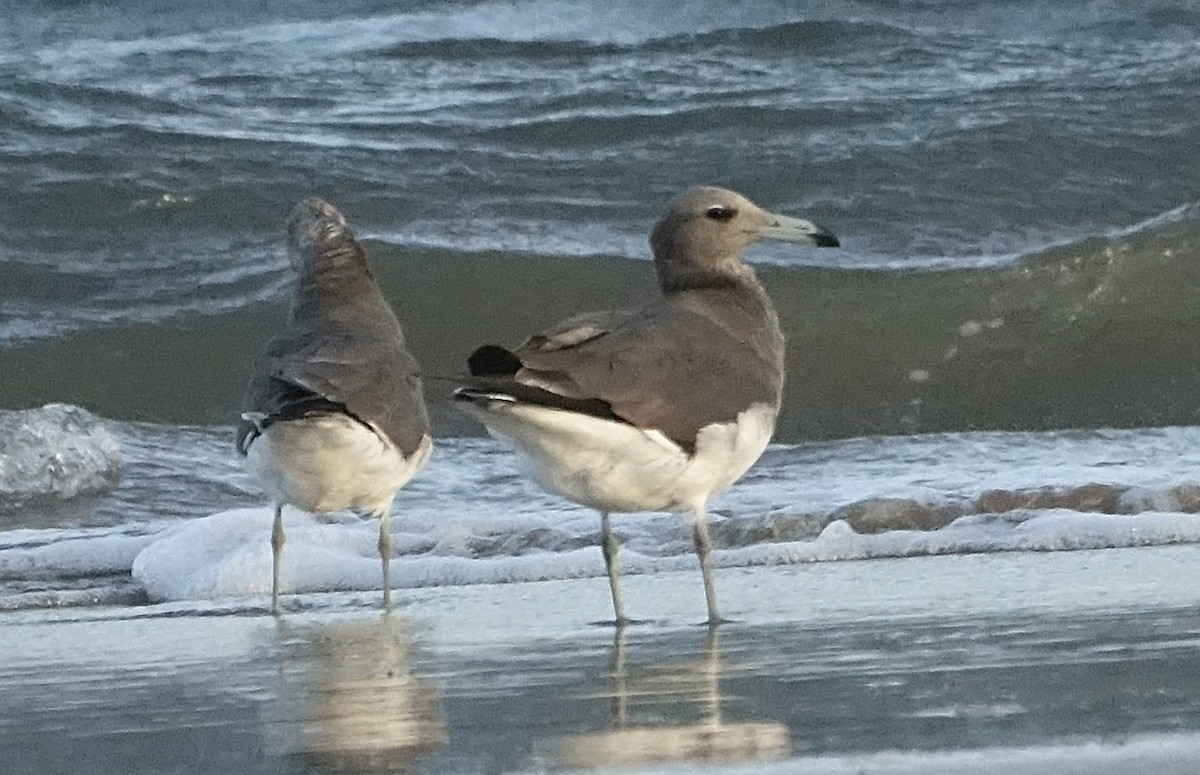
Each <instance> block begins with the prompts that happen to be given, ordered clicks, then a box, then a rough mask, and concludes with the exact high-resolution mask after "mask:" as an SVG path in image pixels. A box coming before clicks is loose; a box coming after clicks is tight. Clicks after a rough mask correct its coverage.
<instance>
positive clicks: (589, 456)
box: [454, 186, 839, 627]
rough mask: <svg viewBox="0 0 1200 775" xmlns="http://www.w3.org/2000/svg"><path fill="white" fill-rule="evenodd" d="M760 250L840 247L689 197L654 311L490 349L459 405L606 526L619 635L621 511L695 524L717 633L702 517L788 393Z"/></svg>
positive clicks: (669, 221)
mask: <svg viewBox="0 0 1200 775" xmlns="http://www.w3.org/2000/svg"><path fill="white" fill-rule="evenodd" d="M762 239H776V240H789V241H795V242H807V243H809V244H812V245H816V246H818V247H836V246H837V245H838V244H839V243H838V240H837V238H836V237H835V236H834V235H833V234H832V233H831V232H829V231H828V230H826V229H824V228H822V227H820V226H818V225H816V224H815V223H813V222H811V221H808V220H803V219H800V218H793V217H788V216H784V215H777V214H774V213H770V212H767V211H766V210H763V209H762V208H760V207H758V206H757V205H755V204H754V203H753V202H751V201H750V200H749V199H747V198H746V197H744V196H742V195H740V194H737V193H735V192H733V191H729V190H726V189H722V188H716V187H713V186H698V187H695V188H692V189H690V190H688V191H686V192H684V193H683V194H681V195H680V196H678V197H677V198H676V199H675V200H674V201H672V202H671V203H670V205H669V206H668V208H667V211H666V213H665V214H664V215H663V216H662V218H661V219H660V220H659V221H658V223H657V224H656V225H655V226H654V229H653V231H652V233H651V235H650V245H651V247H652V249H653V252H654V268H655V271H656V274H657V277H658V285H659V289H660V290H661V292H662V296H661V298H660V299H658V300H657V301H655V302H654V303H652V304H650V305H648V306H646V307H643V308H641V309H637V310H630V311H604V312H590V313H584V314H581V315H577V316H575V317H572V318H570V319H568V320H566V321H563V322H562V323H559V324H558V325H557V326H554V327H552V328H551V329H549V330H548V331H546V332H544V333H541V334H538V335H535V336H532V337H530V338H529V339H528V340H527V341H526V342H525V343H524V344H522V345H521V346H520V347H518V348H516V349H515V350H509V349H506V348H504V347H501V346H499V345H494V344H488V345H483V346H482V347H479V348H478V349H476V350H475V351H474V352H473V353H472V354H471V356H470V358H469V359H468V369H469V372H470V376H469V377H466V378H464V379H463V380H462V386H461V387H459V388H458V389H457V390H455V392H454V399H455V403H456V405H457V406H458V407H459V408H461V409H463V410H464V411H465V412H466V413H467V414H468V415H470V416H472V417H474V418H475V419H477V420H478V421H479V422H481V423H483V425H484V426H485V427H486V428H487V430H488V432H489V433H490V434H491V435H492V436H493V437H495V438H497V439H499V440H500V441H502V442H504V443H506V444H508V445H509V446H511V447H512V448H513V449H514V450H515V451H516V453H517V458H518V460H519V461H520V463H521V465H522V467H523V468H524V470H525V472H526V473H527V475H529V476H530V477H531V478H532V479H533V480H534V481H536V482H538V483H539V484H540V485H542V486H543V487H545V488H546V489H548V490H550V491H551V492H554V493H557V494H559V495H561V496H563V497H565V498H567V499H569V500H571V501H574V502H576V503H579V504H582V505H584V506H588V507H591V508H594V509H596V510H597V511H599V512H600V522H601V532H602V538H601V541H602V543H601V548H602V550H603V554H604V561H605V568H606V570H607V573H608V581H609V589H610V592H611V594H612V603H613V611H614V613H615V616H616V625H617V626H618V627H621V626H624V625H625V624H627V623H628V622H629V619H628V618H627V617H626V615H625V610H624V605H623V603H622V599H621V591H620V587H619V584H618V550H619V544H618V541H617V539H616V537H615V536H614V534H613V530H612V522H611V514H612V513H614V512H638V511H672V512H684V513H687V514H689V515H690V516H691V523H692V537H693V543H694V546H695V551H696V555H697V557H698V558H699V562H700V570H701V574H702V576H703V579H704V595H705V602H706V605H707V608H708V622H709V624H710V625H716V624H718V623H720V622H721V621H723V620H722V618H721V615H720V613H719V611H718V608H717V598H716V592H715V590H714V588H713V580H712V569H711V558H710V541H709V534H708V519H707V504H708V501H709V499H710V498H711V497H713V496H714V495H715V494H717V493H720V492H722V491H723V490H725V489H727V488H728V487H730V486H731V485H732V484H733V483H734V482H735V481H737V480H738V479H739V478H740V477H741V476H742V475H743V474H744V473H745V472H746V471H747V470H748V469H749V468H750V466H751V465H753V464H754V462H755V461H756V460H758V458H759V456H760V455H762V453H763V450H765V449H766V446H767V443H768V442H769V441H770V439H771V435H772V433H773V432H774V430H775V421H776V417H777V416H778V414H779V407H780V400H781V398H782V393H783V379H784V341H783V333H782V331H781V330H780V328H779V318H778V317H777V315H776V313H775V308H774V307H773V306H772V304H771V301H770V299H769V298H768V297H767V294H766V292H765V291H764V290H763V288H762V286H761V285H760V284H759V282H758V279H757V277H756V276H755V274H754V271H753V270H752V269H751V268H750V267H749V266H747V265H746V264H744V263H743V262H742V260H741V254H742V252H743V251H744V250H745V249H746V248H748V247H749V246H751V245H752V244H754V243H755V242H758V241H759V240H762Z"/></svg>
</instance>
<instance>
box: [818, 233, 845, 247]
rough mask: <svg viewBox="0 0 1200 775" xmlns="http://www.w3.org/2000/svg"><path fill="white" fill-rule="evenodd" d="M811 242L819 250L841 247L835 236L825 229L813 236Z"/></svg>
mask: <svg viewBox="0 0 1200 775" xmlns="http://www.w3.org/2000/svg"><path fill="white" fill-rule="evenodd" d="M813 242H814V243H815V244H816V246H817V247H819V248H840V247H841V246H842V242H841V240H839V239H838V238H837V235H836V234H834V233H833V232H831V231H829V230H828V229H825V228H822V229H820V230H819V231H818V232H817V233H816V234H813Z"/></svg>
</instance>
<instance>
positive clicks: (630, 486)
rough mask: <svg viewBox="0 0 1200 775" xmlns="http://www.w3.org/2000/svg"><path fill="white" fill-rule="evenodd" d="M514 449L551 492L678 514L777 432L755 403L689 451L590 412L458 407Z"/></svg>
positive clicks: (607, 505) (603, 505) (728, 480)
mask: <svg viewBox="0 0 1200 775" xmlns="http://www.w3.org/2000/svg"><path fill="white" fill-rule="evenodd" d="M462 408H463V409H465V410H466V411H467V412H469V413H470V414H471V415H473V416H474V417H476V418H477V419H479V420H480V421H481V422H482V423H483V424H484V425H485V426H486V427H487V429H488V431H489V432H490V433H491V434H492V435H493V436H494V437H496V438H497V439H499V440H501V441H503V442H506V443H508V444H509V445H510V446H512V447H513V448H514V449H515V450H516V452H517V454H518V457H519V458H520V459H521V461H522V463H523V465H524V466H525V467H526V469H527V473H528V474H529V476H530V477H531V478H532V479H534V480H535V481H536V482H538V483H539V484H541V485H542V486H543V487H545V488H546V489H548V490H551V491H552V492H556V493H558V494H560V495H562V496H563V497H565V498H568V499H570V500H572V501H575V502H576V503H580V504H583V505H585V506H591V507H593V508H596V509H599V510H601V511H681V510H686V509H690V508H693V507H695V506H696V505H698V504H701V503H703V502H704V501H706V500H707V499H708V498H709V497H710V496H712V495H714V494H716V493H718V492H721V491H722V490H724V489H726V488H728V487H729V486H730V485H731V484H733V483H734V482H735V481H737V480H738V479H739V478H740V477H741V476H742V474H744V473H746V471H747V470H748V469H749V468H750V466H751V465H753V464H754V462H755V461H756V460H758V458H759V456H761V455H762V453H763V450H764V449H766V447H767V443H768V442H769V441H770V439H771V434H772V433H773V432H774V430H775V416H776V410H775V409H774V408H773V407H770V406H768V405H766V404H757V405H755V406H752V407H751V408H749V409H747V410H745V411H744V412H742V413H741V414H739V415H738V417H737V419H736V420H735V421H733V422H729V423H722V424H719V425H710V426H708V427H706V428H704V429H703V430H701V431H700V434H699V435H698V437H697V441H696V452H695V454H694V455H691V456H689V455H688V454H687V453H686V452H684V450H683V449H681V448H680V447H679V446H678V445H677V444H675V443H674V442H672V441H671V440H670V439H668V438H666V437H665V436H663V435H662V434H661V433H659V432H658V431H645V430H640V429H638V428H634V427H633V426H631V425H626V424H624V423H618V422H613V421H610V420H602V419H599V418H596V417H591V416H589V415H582V414H577V413H574V412H568V411H563V410H559V409H547V408H544V407H537V406H529V405H526V404H519V403H511V402H503V401H495V402H492V403H491V404H489V405H487V406H486V407H483V406H478V405H474V404H465V405H463V407H462Z"/></svg>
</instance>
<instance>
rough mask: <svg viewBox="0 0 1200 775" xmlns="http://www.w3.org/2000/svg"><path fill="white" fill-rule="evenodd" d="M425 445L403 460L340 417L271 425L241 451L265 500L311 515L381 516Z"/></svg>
mask: <svg viewBox="0 0 1200 775" xmlns="http://www.w3.org/2000/svg"><path fill="white" fill-rule="evenodd" d="M431 446H432V445H431V441H430V439H429V437H428V436H426V437H425V438H424V439H422V442H421V446H420V447H418V448H417V450H416V452H415V453H413V455H412V456H411V457H409V458H405V457H404V455H402V454H401V452H400V450H399V449H397V447H396V445H395V444H393V443H392V442H391V441H389V440H388V439H387V438H386V437H385V436H384V435H383V434H381V433H378V432H376V431H374V430H372V429H370V428H368V427H367V426H365V425H363V424H362V423H360V422H358V421H356V420H354V419H352V418H350V417H346V416H344V415H327V416H322V417H311V418H305V419H302V420H288V421H286V422H276V423H272V424H271V425H269V426H267V428H266V429H265V430H264V431H263V433H262V435H261V436H259V437H258V438H257V439H255V440H254V441H253V442H252V443H251V444H250V446H249V448H248V449H247V450H246V466H247V468H248V469H249V470H250V472H251V473H252V474H253V475H254V476H255V477H256V478H257V479H258V481H259V482H260V483H261V485H262V487H263V489H264V490H265V491H266V492H267V494H268V495H270V497H271V498H272V499H273V500H275V501H276V502H279V503H288V504H291V505H293V506H295V507H296V508H299V509H302V510H304V511H309V512H312V513H317V514H319V513H324V512H329V511H341V510H343V509H358V510H361V511H365V512H368V513H371V514H375V515H381V514H384V513H387V512H388V511H389V510H390V509H391V504H392V499H393V498H394V497H395V495H396V492H397V491H398V490H399V489H400V488H401V487H403V486H404V485H405V484H406V483H407V482H408V480H409V479H411V478H412V477H413V475H414V474H416V472H417V471H419V470H420V469H421V467H422V466H423V465H425V461H426V460H427V459H428V458H429V452H430V449H431Z"/></svg>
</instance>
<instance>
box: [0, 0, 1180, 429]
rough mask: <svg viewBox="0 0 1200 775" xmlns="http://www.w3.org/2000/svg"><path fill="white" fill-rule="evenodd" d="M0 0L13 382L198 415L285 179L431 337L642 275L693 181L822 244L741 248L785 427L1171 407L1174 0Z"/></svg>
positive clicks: (11, 398) (259, 331)
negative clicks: (765, 299)
mask: <svg viewBox="0 0 1200 775" xmlns="http://www.w3.org/2000/svg"><path fill="white" fill-rule="evenodd" d="M4 11H5V24H4V25H3V29H0V190H2V191H3V192H4V193H3V197H2V199H0V272H2V273H3V274H2V276H3V277H4V282H3V283H2V284H0V395H4V396H5V400H4V403H5V405H7V406H13V407H15V406H34V405H39V404H41V403H45V402H47V401H50V400H59V401H68V402H71V403H77V404H82V405H85V406H88V407H91V408H94V409H97V410H98V411H101V412H102V413H104V414H106V415H109V416H117V417H122V418H137V419H151V420H169V421H172V422H200V423H204V424H211V423H221V422H228V421H229V420H228V418H229V417H230V416H231V414H232V412H233V410H234V409H235V408H236V398H235V397H236V395H237V394H238V393H239V392H240V385H241V383H242V381H243V379H244V376H245V369H246V367H247V364H248V362H249V360H250V357H251V354H252V353H253V352H255V351H256V350H257V349H258V347H259V346H260V342H261V340H262V339H263V337H264V336H265V334H266V333H267V331H268V330H269V329H270V327H271V326H274V325H277V324H278V320H279V314H280V305H281V303H282V299H283V298H284V296H285V294H286V289H287V279H288V278H287V269H286V262H285V261H284V260H283V257H282V255H281V251H280V245H279V242H280V234H279V232H280V228H281V222H282V219H283V216H284V214H285V213H286V212H287V210H288V208H289V207H290V206H291V204H292V203H294V202H295V201H296V200H298V199H299V198H300V197H302V196H306V195H310V194H318V195H321V196H324V197H326V198H329V199H331V200H332V201H334V202H336V203H337V204H338V205H339V207H341V208H342V209H343V210H344V211H345V212H346V213H347V215H348V216H349V217H350V219H351V221H352V223H353V224H354V225H355V226H356V228H357V229H358V230H359V232H360V233H361V234H363V235H365V236H366V237H368V238H371V239H372V240H373V245H374V246H375V247H374V252H375V253H376V264H377V265H380V264H382V266H378V268H379V272H380V276H381V279H382V281H383V282H384V285H385V288H386V290H387V292H388V294H389V296H390V297H391V298H392V299H393V301H394V303H395V304H396V305H397V307H398V308H399V309H400V312H401V317H402V318H403V319H404V322H405V323H406V325H407V327H408V328H409V330H410V336H411V338H412V339H413V341H414V344H415V345H417V346H418V356H419V357H420V358H421V359H422V361H423V362H424V363H425V365H426V368H427V369H428V370H429V371H431V372H435V373H447V372H450V371H453V370H454V369H455V368H459V367H460V365H461V363H462V359H463V358H464V357H465V354H466V353H468V352H469V351H470V349H471V347H472V346H473V345H475V344H477V343H478V342H480V341H482V340H486V339H500V340H506V341H512V340H519V339H520V337H521V336H522V335H523V334H524V333H526V332H527V331H528V330H529V328H530V327H540V326H544V325H546V324H547V323H549V322H552V321H553V320H555V319H556V318H557V317H558V316H560V315H562V314H565V313H566V312H569V311H571V310H572V309H577V308H579V307H588V306H598V305H602V304H614V303H622V302H623V301H628V300H629V299H628V297H630V296H633V297H634V299H635V300H636V299H637V298H642V297H645V296H648V295H649V294H651V293H653V287H652V285H651V282H650V280H649V276H648V272H647V271H646V269H645V267H644V264H640V263H636V262H640V261H643V260H644V259H645V258H646V257H647V255H648V247H647V246H646V244H645V241H646V235H647V233H648V231H649V227H650V225H651V223H652V222H653V220H654V218H655V216H656V214H657V212H658V211H659V209H660V208H661V207H662V206H663V204H664V203H665V201H666V200H667V199H669V198H670V197H671V196H672V195H673V194H674V193H676V192H678V191H679V190H681V189H683V188H685V187H687V186H689V185H692V184H694V183H697V182H714V183H720V184H724V185H726V186H729V187H731V188H735V189H739V190H741V191H743V192H745V193H746V194H748V195H750V196H751V197H752V198H753V199H756V200H757V201H759V202H761V203H763V204H764V205H767V206H769V207H771V208H774V209H777V210H781V211H790V212H795V213H798V214H802V215H807V216H810V217H812V218H813V219H815V220H817V221H819V222H821V223H824V224H826V225H828V226H829V227H830V228H832V229H834V230H835V231H836V232H837V233H838V234H839V235H840V236H841V237H842V238H843V242H844V245H845V248H844V249H843V250H840V251H829V250H826V251H814V250H804V249H796V248H794V247H778V246H775V247H767V246H763V247H760V248H758V249H756V250H754V251H753V252H752V254H751V258H752V260H755V261H757V262H759V263H761V264H768V265H774V266H779V267H782V269H779V270H774V269H771V270H770V271H767V272H765V273H764V277H765V279H766V281H767V284H768V287H769V289H770V290H771V291H772V293H773V294H774V296H775V298H776V301H777V303H778V306H779V307H780V312H781V315H782V317H783V319H784V322H785V325H786V326H787V327H788V333H789V335H790V337H791V341H792V354H791V358H792V359H791V361H790V363H789V366H790V382H789V389H790V395H789V398H790V400H789V401H788V402H787V407H786V409H785V416H784V421H783V423H782V426H781V432H782V436H783V437H784V438H787V439H798V438H814V437H816V438H820V437H837V436H846V435H857V434H860V433H880V432H882V433H893V432H896V431H912V430H953V429H964V428H1014V429H1015V428H1045V427H1063V426H1071V425H1125V426H1137V425H1146V424H1163V423H1180V422H1192V421H1195V420H1196V419H1197V416H1198V415H1197V412H1196V411H1195V410H1194V409H1193V407H1192V403H1193V402H1192V401H1191V400H1190V395H1191V393H1190V387H1189V386H1190V385H1192V384H1195V382H1196V381H1197V380H1200V371H1198V367H1197V365H1196V364H1197V363H1200V352H1196V345H1195V344H1194V342H1193V341H1192V339H1194V337H1193V338H1189V337H1184V336H1180V335H1179V333H1178V332H1179V330H1180V328H1181V327H1182V326H1186V325H1189V324H1190V323H1192V322H1194V321H1195V320H1196V318H1197V315H1198V312H1197V309H1196V305H1195V304H1194V303H1193V302H1192V300H1191V297H1192V295H1191V294H1187V293H1186V292H1185V289H1186V288H1187V287H1189V286H1191V285H1193V284H1194V283H1195V282H1196V279H1197V278H1196V269H1195V267H1196V265H1197V262H1196V261H1195V260H1194V259H1195V256H1196V254H1197V251H1198V248H1197V243H1198V242H1200V224H1198V222H1197V216H1196V211H1195V208H1194V207H1193V205H1194V204H1195V203H1196V202H1197V201H1198V200H1200V196H1198V195H1197V189H1196V181H1197V180H1200V107H1198V106H1200V100H1198V99H1196V97H1197V92H1198V91H1200V89H1198V87H1200V77H1198V74H1200V42H1198V41H1200V12H1198V11H1197V10H1196V9H1194V8H1193V7H1192V6H1191V4H1189V3H1183V2H1167V1H1166V0H1155V1H1154V2H1147V3H1140V4H1130V3H1124V2H1116V0H1108V1H1105V0H1093V1H1092V2H1082V3H1071V4H1065V5H1064V4H1062V3H1056V2H1050V1H1049V0H1012V1H1011V2H1003V3H999V4H997V3H982V2H981V3H959V2H925V3H899V2H885V1H884V0H877V1H876V2H822V3H800V4H797V3H772V2H762V3H753V4H740V3H733V4H729V3H725V4H713V3H705V2H685V3H682V4H680V3H674V2H657V1H654V2H625V1H624V0H621V1H620V2H614V3H606V4H602V5H599V6H598V5H596V4H593V3H577V2H568V1H567V0H528V1H526V2H494V3H493V2H481V3H470V2H424V3H409V4H404V5H403V6H397V5H396V4H393V3H378V2H367V1H365V0H364V1H360V2H350V3H339V4H336V5H329V4H322V3H302V2H301V3H266V4H264V3H257V2H236V1H229V0H227V1H226V2H221V3H215V4H204V5H203V6H202V7H201V6H198V5H196V4H192V3H182V2H166V3H158V2H156V3H149V2H146V3H139V2H112V3H87V2H84V3H56V2H20V3H17V2H9V3H6V4H5V5H4ZM1047 248H1053V250H1051V251H1050V252H1049V253H1046V252H1045V251H1046V249H1047ZM602 257H605V258H606V259H609V260H603V259H602ZM938 269H940V270H942V271H940V272H936V271H933V270H938ZM830 270H836V271H832V272H831V271H830ZM946 270H954V271H949V272H947V271H946ZM551 276H552V277H551ZM534 278H537V279H534ZM975 334H978V335H975ZM181 353H184V354H186V355H181ZM436 398H437V396H435V399H436ZM435 403H437V402H436V401H435ZM914 407H915V408H914ZM434 413H435V416H437V417H438V419H439V423H440V426H439V427H444V429H445V431H446V432H450V433H463V432H468V427H467V426H465V425H464V424H461V423H458V424H456V423H455V422H454V421H453V420H451V419H447V418H445V417H444V416H443V414H444V413H443V412H441V410H440V408H439V407H435V412H434Z"/></svg>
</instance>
